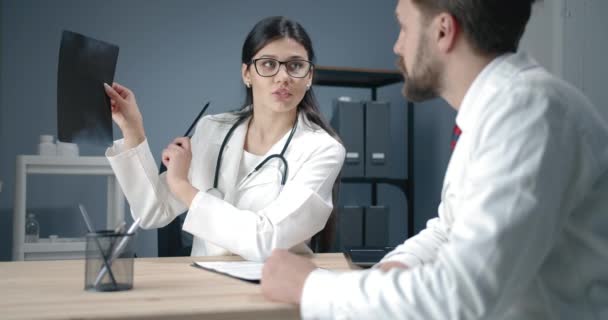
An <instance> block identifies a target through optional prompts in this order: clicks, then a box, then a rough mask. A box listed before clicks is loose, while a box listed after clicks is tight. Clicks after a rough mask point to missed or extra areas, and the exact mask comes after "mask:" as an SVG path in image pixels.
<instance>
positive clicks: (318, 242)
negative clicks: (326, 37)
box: [235, 16, 342, 251]
mask: <svg viewBox="0 0 608 320" xmlns="http://www.w3.org/2000/svg"><path fill="white" fill-rule="evenodd" d="M281 38H289V39H292V40H295V41H297V42H298V43H299V44H301V45H302V46H303V47H304V49H306V52H307V53H308V60H310V61H312V62H313V64H314V62H315V53H314V50H313V49H312V41H311V40H310V37H309V36H308V33H306V30H304V28H303V27H302V26H301V25H300V24H299V23H297V22H295V21H293V20H290V19H287V18H286V17H281V16H275V17H268V18H265V19H263V20H261V21H260V22H258V23H257V24H256V25H255V26H254V27H253V29H251V31H250V32H249V34H248V35H247V38H246V39H245V42H244V43H243V51H242V54H241V62H242V63H243V64H246V65H247V66H248V68H250V67H251V59H253V56H255V54H256V53H258V51H260V50H261V49H262V48H264V46H266V45H267V44H268V43H270V42H272V41H275V40H278V39H281ZM313 76H314V75H313ZM244 87H245V91H246V94H245V102H244V103H243V106H242V107H241V109H240V110H239V111H237V112H235V114H236V115H237V116H238V118H239V119H243V118H247V117H249V116H251V115H252V114H253V108H249V106H250V105H252V104H253V91H252V89H251V88H247V87H246V86H244ZM297 108H298V113H300V114H303V115H304V118H305V119H306V120H307V121H308V122H310V123H312V124H315V125H317V126H318V127H320V128H321V129H323V130H325V132H327V133H328V134H329V135H330V136H332V137H333V138H334V139H336V141H338V142H339V143H342V140H341V139H340V137H339V136H338V134H337V133H336V131H334V129H333V128H332V127H331V126H330V125H329V124H328V123H327V121H326V120H325V119H324V118H323V115H322V114H321V112H320V111H319V104H318V102H317V99H316V98H315V95H314V92H313V89H312V87H311V88H310V89H309V90H307V91H306V93H305V94H304V98H302V101H300V103H299V104H298V107H297ZM339 188H340V175H338V177H337V178H336V181H335V182H334V187H333V190H332V199H333V206H334V208H333V210H332V212H331V215H330V216H329V219H328V221H327V223H326V226H325V228H324V229H323V230H322V231H321V232H320V233H319V234H317V235H316V236H315V237H313V239H312V243H311V247H313V249H316V251H328V250H329V248H330V247H331V245H332V243H333V240H334V236H335V226H336V223H337V222H336V221H337V217H336V215H337V214H336V212H337V208H336V205H337V199H338V192H339ZM315 247H316V248H315Z"/></svg>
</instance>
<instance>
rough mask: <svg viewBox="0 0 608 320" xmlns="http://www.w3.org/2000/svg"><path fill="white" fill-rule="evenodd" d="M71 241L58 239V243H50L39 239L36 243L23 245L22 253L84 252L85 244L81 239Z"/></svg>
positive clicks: (47, 240)
mask: <svg viewBox="0 0 608 320" xmlns="http://www.w3.org/2000/svg"><path fill="white" fill-rule="evenodd" d="M70 240H71V241H65V240H63V239H60V240H59V241H53V242H51V241H50V240H49V239H40V240H39V241H38V242H26V243H24V244H23V252H24V253H26V254H27V253H33V252H66V251H84V250H85V245H86V242H85V240H84V239H82V238H80V239H79V238H74V239H70Z"/></svg>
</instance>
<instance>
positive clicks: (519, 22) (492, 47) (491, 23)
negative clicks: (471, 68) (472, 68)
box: [412, 0, 537, 54]
mask: <svg viewBox="0 0 608 320" xmlns="http://www.w3.org/2000/svg"><path fill="white" fill-rule="evenodd" d="M412 1H413V3H414V4H415V5H416V6H418V8H419V9H420V10H421V11H422V13H423V14H424V15H425V16H426V17H427V18H430V17H433V16H435V15H436V14H438V13H440V12H447V13H449V14H451V15H452V16H454V18H455V19H456V20H457V21H458V23H459V24H460V26H461V27H462V30H463V32H464V34H465V35H466V37H467V38H468V39H469V40H470V42H471V44H472V45H473V47H474V48H475V49H476V50H478V51H480V52H482V53H490V54H494V53H497V54H500V53H506V52H516V51H517V47H518V46H519V40H520V39H521V37H522V35H523V34H524V30H525V29H526V24H527V23H528V20H529V19H530V14H531V12H532V5H533V4H534V2H536V1H537V0H412Z"/></svg>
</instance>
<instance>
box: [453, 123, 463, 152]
mask: <svg viewBox="0 0 608 320" xmlns="http://www.w3.org/2000/svg"><path fill="white" fill-rule="evenodd" d="M461 133H462V130H460V128H459V127H458V125H457V124H455V125H454V130H452V142H451V143H450V147H451V148H452V151H453V150H454V148H456V143H457V142H458V138H459V137H460V134H461Z"/></svg>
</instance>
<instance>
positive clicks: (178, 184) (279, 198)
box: [105, 17, 345, 261]
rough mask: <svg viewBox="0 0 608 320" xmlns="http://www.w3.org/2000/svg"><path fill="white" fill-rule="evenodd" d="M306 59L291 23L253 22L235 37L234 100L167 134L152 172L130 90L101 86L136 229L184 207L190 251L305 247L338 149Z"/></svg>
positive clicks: (321, 222) (340, 153)
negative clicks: (238, 69) (237, 83)
mask: <svg viewBox="0 0 608 320" xmlns="http://www.w3.org/2000/svg"><path fill="white" fill-rule="evenodd" d="M312 60H314V53H313V49H312V44H311V41H310V38H309V37H308V34H307V33H306V31H305V30H304V29H303V28H302V26H301V25H300V24H298V23H297V22H294V21H292V20H288V19H286V18H284V17H270V18H266V19H264V20H262V21H260V22H258V23H257V24H256V25H255V26H254V28H253V29H252V30H251V32H250V33H249V35H248V36H247V38H246V39H245V43H244V44H243V50H242V79H243V83H244V85H245V87H246V99H245V103H244V105H243V107H242V108H241V110H240V111H237V112H231V113H224V114H220V115H214V116H206V117H203V118H202V119H201V121H199V123H198V124H197V126H196V131H195V134H194V135H193V136H192V138H191V139H190V138H187V137H184V138H176V139H175V140H174V141H173V142H172V143H171V144H170V145H169V146H167V148H166V149H164V150H163V152H162V162H163V164H165V166H166V167H167V171H166V173H163V174H161V175H160V176H159V175H158V171H157V170H158V169H157V165H156V163H155V160H154V157H153V156H152V153H151V151H150V147H149V146H148V142H147V140H146V134H145V132H144V126H143V120H142V116H141V113H140V111H139V108H138V106H137V103H136V100H135V96H134V94H133V92H131V91H130V90H129V89H128V88H126V87H124V86H121V85H119V84H117V83H114V84H113V85H112V86H111V87H110V86H109V85H105V90H106V93H107V95H108V96H109V97H110V99H111V108H112V118H113V120H114V121H115V122H116V124H117V125H118V126H119V127H120V129H121V131H122V133H123V137H124V139H121V140H118V141H115V143H114V145H113V146H112V147H110V148H108V150H107V152H106V156H107V157H108V159H109V161H110V164H111V166H112V169H113V170H114V173H115V174H116V177H117V179H118V181H119V183H120V185H121V187H122V189H123V192H124V194H125V196H126V198H127V200H128V202H129V204H130V206H131V212H132V215H133V217H134V218H137V217H139V218H141V227H142V228H159V227H163V226H165V225H167V224H169V223H170V222H171V221H172V220H173V219H174V218H175V217H177V216H178V215H179V214H180V213H182V212H184V211H186V210H188V214H187V216H186V219H185V221H184V225H183V229H184V230H185V231H187V232H189V233H191V234H192V235H193V236H194V237H193V238H194V240H193V244H192V255H193V256H212V255H228V254H237V255H240V256H242V257H243V258H245V259H247V260H254V261H263V260H265V259H266V257H268V256H269V255H270V253H271V251H272V250H273V249H275V248H284V249H290V250H291V251H292V252H295V253H310V252H311V250H310V248H309V247H308V246H307V244H306V242H307V241H308V240H309V239H310V238H311V237H312V236H313V235H315V234H316V233H317V232H319V231H320V230H321V229H322V228H323V227H324V226H325V224H326V222H327V219H328V217H329V215H330V213H331V211H332V208H333V204H332V187H333V184H334V182H335V181H336V179H337V177H338V173H339V172H340V169H341V167H342V163H343V161H344V154H345V150H344V147H343V146H342V144H341V143H340V142H339V138H338V137H337V135H336V134H335V132H334V131H333V130H332V129H331V128H330V127H329V126H328V125H327V123H326V122H325V121H324V120H323V118H322V116H321V114H320V112H319V109H318V106H317V102H316V100H315V98H314V95H313V93H312V89H311V84H312V77H313V69H314V66H313V64H312V62H311V61H312Z"/></svg>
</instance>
